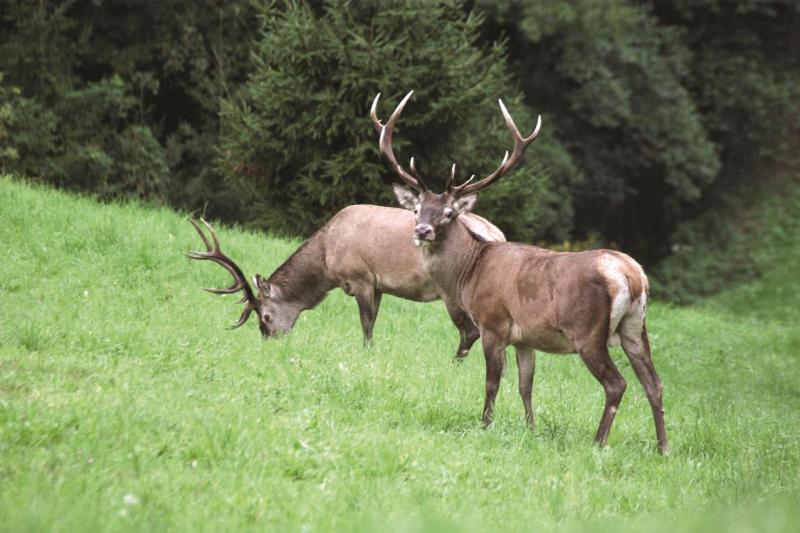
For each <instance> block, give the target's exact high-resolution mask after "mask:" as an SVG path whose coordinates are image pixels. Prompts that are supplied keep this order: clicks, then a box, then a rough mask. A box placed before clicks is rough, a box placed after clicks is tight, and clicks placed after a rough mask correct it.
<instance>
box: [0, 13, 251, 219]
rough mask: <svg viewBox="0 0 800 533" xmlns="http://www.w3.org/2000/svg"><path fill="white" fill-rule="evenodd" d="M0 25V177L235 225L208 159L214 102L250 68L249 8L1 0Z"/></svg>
mask: <svg viewBox="0 0 800 533" xmlns="http://www.w3.org/2000/svg"><path fill="white" fill-rule="evenodd" d="M0 21H2V24H0V72H2V73H3V78H2V80H0V83H2V86H0V105H4V104H7V106H8V109H9V112H8V113H6V112H3V113H2V114H0V125H2V126H0V143H3V144H0V146H4V145H5V147H6V148H10V149H13V151H12V152H8V151H6V152H0V157H1V158H2V159H0V164H2V166H3V168H5V169H6V170H11V171H16V172H19V173H23V174H27V175H30V176H34V177H37V178H40V179H43V180H45V181H48V182H50V183H54V184H57V185H59V186H63V187H68V188H73V189H80V190H86V191H91V192H94V193H97V194H99V195H100V196H103V197H109V196H114V197H118V196H133V197H139V198H147V199H151V200H155V201H159V202H169V203H171V204H173V205H176V206H182V207H199V206H203V205H205V204H208V205H209V207H210V208H211V210H212V212H213V213H216V214H218V215H226V216H229V217H233V216H236V210H237V206H238V204H237V203H236V201H235V197H234V196H233V195H231V194H230V193H229V191H227V190H226V189H225V188H224V186H223V184H222V181H221V179H220V176H219V175H218V174H217V173H216V172H215V171H214V166H213V164H212V160H213V157H214V154H215V143H216V140H217V135H218V130H219V120H218V109H219V101H220V98H221V97H222V96H223V95H225V94H227V92H228V91H229V90H230V89H231V88H232V87H233V88H235V87H236V86H237V84H238V83H239V82H241V81H242V80H243V79H244V76H245V74H246V72H247V71H248V70H249V68H250V67H249V61H248V56H249V51H250V44H251V38H252V35H254V31H255V28H256V26H257V25H256V21H255V16H254V9H253V8H252V6H251V5H250V3H249V2H246V1H239V2H224V1H219V2H206V3H197V2H191V1H175V2H136V3H125V2H113V1H108V0H95V1H93V2H76V1H73V0H56V1H44V2H28V1H25V0H10V1H9V2H3V4H2V5H0ZM3 109H5V108H3ZM0 150H1V149H0Z"/></svg>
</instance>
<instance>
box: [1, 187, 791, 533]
mask: <svg viewBox="0 0 800 533" xmlns="http://www.w3.org/2000/svg"><path fill="white" fill-rule="evenodd" d="M792 205H794V206H797V205H800V204H798V202H794V204H792ZM797 214H800V210H798V211H797V212H795V216H796V215H797ZM788 219H789V220H791V219H792V217H789V218H788ZM779 229H780V228H771V229H770V232H771V233H770V235H772V237H770V239H771V240H769V242H765V243H760V244H759V246H762V245H763V250H764V251H763V254H762V258H763V260H764V261H766V262H769V263H774V268H772V269H771V270H769V272H770V273H769V274H766V275H765V277H764V279H762V280H759V281H757V282H754V283H753V284H750V285H748V286H744V287H741V288H739V289H737V290H735V291H732V292H730V293H728V294H725V295H722V296H720V297H719V298H716V299H714V300H710V301H708V302H706V303H704V304H703V305H701V306H695V307H692V308H672V307H668V306H665V305H659V304H658V303H655V304H653V305H652V306H651V309H650V314H649V328H648V329H649V330H650V333H651V342H652V344H653V349H654V358H655V362H656V366H657V368H658V371H659V372H660V374H661V377H662V379H663V381H664V383H665V407H666V414H667V427H668V431H669V433H670V438H671V444H672V454H671V455H670V456H669V457H662V456H661V455H659V454H658V453H657V452H656V451H655V432H654V430H653V422H652V416H651V413H650V409H649V406H648V404H647V401H646V398H645V396H644V394H643V392H642V390H641V387H640V386H639V384H638V382H637V381H636V379H635V377H634V375H633V372H632V370H631V368H630V366H629V365H628V363H627V361H626V360H625V358H624V355H623V354H622V353H621V352H616V353H615V354H614V357H615V360H616V361H617V362H618V364H619V367H620V369H621V371H622V372H623V374H624V375H625V377H626V378H627V380H628V382H629V384H630V387H629V388H628V392H627V393H626V395H625V398H624V399H623V402H622V405H621V409H620V412H619V415H618V416H617V420H616V422H615V424H614V427H613V429H612V432H611V437H610V440H609V445H608V446H607V447H606V448H604V449H598V448H596V447H595V446H594V445H593V444H592V438H593V435H594V432H595V430H596V429H597V423H598V421H599V417H600V414H601V411H602V403H603V394H602V389H601V387H600V386H599V385H598V384H597V383H596V382H595V381H594V380H593V378H592V377H591V376H590V375H589V373H588V372H587V371H586V369H585V368H584V367H583V365H582V363H581V362H580V360H579V359H578V358H577V357H575V356H552V355H547V354H540V356H539V358H538V365H537V376H536V382H535V392H534V406H535V407H534V408H535V413H536V416H537V422H538V429H537V431H536V433H530V432H529V431H528V430H527V429H526V428H525V424H524V420H523V410H522V405H521V402H520V401H519V397H518V395H517V393H516V369H515V365H514V363H513V357H512V358H511V359H510V360H511V361H512V362H511V364H510V365H509V371H508V373H507V375H506V376H505V378H504V380H503V384H502V387H501V391H500V394H499V397H498V403H497V407H496V419H495V423H494V426H493V428H491V429H489V430H483V429H481V428H480V424H479V414H480V409H481V405H482V401H483V376H484V365H483V357H482V354H481V351H480V348H479V347H478V346H476V347H475V348H474V349H473V350H472V353H471V355H470V356H469V358H468V359H467V360H466V361H465V362H464V363H463V364H460V365H456V364H453V363H451V360H450V357H451V356H452V354H453V352H454V350H455V344H456V338H457V334H456V332H455V330H454V329H453V328H452V327H451V325H450V324H449V321H448V319H447V316H446V313H445V311H444V308H443V307H442V305H441V304H440V303H435V304H427V305H421V304H414V303H411V302H405V301H401V300H397V299H394V298H385V299H384V302H383V307H382V310H381V314H380V316H379V317H378V322H377V326H376V338H375V346H374V348H372V349H364V348H362V347H361V331H360V326H359V324H358V318H357V309H356V304H355V302H354V301H353V300H352V299H349V298H347V297H345V296H344V295H343V294H342V293H341V292H340V291H336V292H335V293H333V294H331V296H330V297H329V298H328V299H327V300H326V301H325V302H323V304H322V305H320V307H318V308H317V309H316V310H314V311H311V312H308V313H305V314H303V315H302V316H301V318H300V320H299V321H298V323H297V325H296V327H295V330H294V331H293V332H292V333H291V334H290V335H288V336H286V337H284V338H281V339H277V340H271V341H269V342H262V341H261V340H260V338H259V335H258V333H257V328H256V324H255V323H254V322H252V321H251V323H250V324H248V325H247V326H245V327H243V328H241V329H240V330H236V331H233V332H231V331H227V330H226V329H225V326H227V325H228V324H230V323H232V322H233V321H235V319H236V318H237V317H238V314H239V311H240V308H239V306H237V305H235V304H234V303H233V302H234V301H235V298H233V297H229V298H221V297H216V296H213V295H209V294H207V293H204V292H202V291H201V290H200V287H204V286H221V284H223V283H227V281H228V279H227V277H226V276H227V274H225V272H224V271H223V270H222V269H221V268H218V267H216V266H214V265H211V264H208V263H199V262H190V261H189V260H187V259H185V258H184V257H183V255H182V254H183V252H184V251H187V250H191V249H199V247H200V245H201V243H200V241H199V239H198V237H197V235H196V234H195V233H194V231H193V230H192V228H191V226H190V225H189V224H188V223H187V222H186V221H185V218H184V217H181V216H180V215H176V214H174V213H171V212H169V211H166V210H154V209H145V208H142V207H139V206H136V205H132V204H124V205H98V204H96V203H94V202H92V201H91V200H88V199H82V198H77V197H74V196H70V195H66V194H63V193H60V192H56V191H51V190H46V189H42V188H38V187H31V186H29V185H26V184H23V183H20V182H19V181H15V180H12V179H9V178H0V242H2V244H3V250H4V258H3V261H2V262H0V530H3V531H38V530H43V531H50V530H62V531H63V530H66V531H81V530H86V531H98V530H101V531H102V530H115V531H116V530H148V531H149V530H165V529H170V530H191V531H197V530H199V531H203V530H208V531H218V530H232V531H241V530H248V529H258V530H263V529H271V530H275V531H326V530H344V531H375V530H381V531H383V530H396V531H405V530H425V531H427V530H439V529H441V530H462V531H486V530H488V529H490V528H495V529H500V530H503V531H527V530H552V529H556V528H561V529H564V528H566V529H571V530H577V531H582V530H587V531H588V530H592V531H594V530H597V529H601V530H609V531H612V530H613V531H618V530H619V526H620V525H622V527H623V529H624V530H636V529H638V528H642V527H644V526H646V527H647V529H650V530H657V531H674V530H675V529H676V528H677V529H695V530H703V531H705V530H708V529H710V528H720V529H724V530H729V531H757V530H768V531H789V530H792V528H793V527H794V526H792V525H791V524H796V523H797V522H798V520H800V511H798V510H797V506H796V504H797V503H798V487H800V481H798V473H799V472H800V447H798V439H800V386H799V385H798V376H800V364H799V363H798V353H800V331H798V328H797V327H796V319H797V318H798V312H797V309H796V308H795V307H793V306H795V305H797V304H798V295H797V289H796V284H795V278H794V275H795V274H793V272H792V269H794V268H796V264H797V263H796V262H795V263H794V264H786V263H782V262H781V261H782V258H783V257H784V255H785V257H787V258H790V259H791V258H795V259H796V258H797V257H798V250H800V245H798V244H797V242H796V241H797V233H798V232H797V225H791V224H787V225H786V227H785V228H783V229H782V230H781V231H782V233H781V231H779ZM220 234H221V239H222V244H223V250H225V251H226V252H227V253H229V255H231V256H232V257H234V258H235V259H236V260H237V261H239V262H240V264H241V265H242V266H243V268H244V269H245V270H246V272H247V273H248V274H254V273H255V272H256V271H258V272H260V273H262V274H268V273H270V272H271V271H272V269H274V268H275V267H276V266H277V265H279V264H280V263H281V262H282V260H283V259H284V258H285V257H286V256H287V255H288V254H289V253H290V252H291V251H292V250H293V249H294V247H295V246H296V244H297V243H296V242H293V241H286V240H276V239H270V238H267V237H265V236H264V235H260V234H255V233H248V232H243V231H238V230H232V229H224V228H223V229H222V230H221V231H220ZM782 248H783V249H785V253H784V252H782V251H781V249H782ZM765 272H766V271H765ZM790 290H792V291H795V292H794V293H791V294H790V293H789V292H788V291H790Z"/></svg>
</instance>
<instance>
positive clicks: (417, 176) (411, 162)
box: [408, 157, 422, 181]
mask: <svg viewBox="0 0 800 533" xmlns="http://www.w3.org/2000/svg"><path fill="white" fill-rule="evenodd" d="M408 167H409V168H410V169H411V174H413V176H414V177H415V178H416V179H417V181H422V176H420V175H419V172H417V167H415V166H414V158H413V157H412V158H411V160H410V161H409V162H408Z"/></svg>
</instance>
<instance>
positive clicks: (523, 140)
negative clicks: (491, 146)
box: [453, 100, 542, 194]
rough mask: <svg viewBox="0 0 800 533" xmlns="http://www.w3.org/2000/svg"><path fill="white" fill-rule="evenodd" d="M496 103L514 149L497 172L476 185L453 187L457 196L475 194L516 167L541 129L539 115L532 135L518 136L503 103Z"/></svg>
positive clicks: (540, 117)
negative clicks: (512, 138) (508, 130)
mask: <svg viewBox="0 0 800 533" xmlns="http://www.w3.org/2000/svg"><path fill="white" fill-rule="evenodd" d="M498 102H499V103H500V111H502V113H503V118H504V119H505V122H506V126H508V129H510V130H511V135H512V136H513V137H514V149H513V151H512V152H511V156H510V157H509V155H508V152H507V151H506V155H505V157H503V162H502V163H500V166H499V167H497V170H495V171H494V172H492V173H491V174H489V175H488V176H486V177H485V178H483V179H481V180H480V181H478V182H476V183H472V184H468V183H469V182H467V183H463V184H462V185H460V186H458V187H455V188H454V191H453V192H455V193H457V194H471V193H476V192H478V191H480V190H482V189H485V188H486V187H488V186H489V185H491V184H492V183H493V182H494V181H495V180H497V179H499V178H500V177H502V176H503V175H504V174H505V173H506V172H508V171H509V170H511V169H512V168H514V166H516V164H517V163H518V162H519V160H520V159H521V158H522V154H523V153H525V149H526V148H528V145H530V144H531V143H532V142H533V141H534V140H535V139H536V137H538V136H539V129H540V128H541V127H542V116H541V115H539V118H538V119H537V121H536V128H535V129H534V130H533V133H531V134H530V135H529V136H528V137H523V136H522V135H521V134H520V132H519V129H518V128H517V125H516V124H515V123H514V119H513V118H511V114H510V113H509V112H508V109H506V106H505V104H503V101H502V100H498Z"/></svg>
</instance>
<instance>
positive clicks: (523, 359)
mask: <svg viewBox="0 0 800 533" xmlns="http://www.w3.org/2000/svg"><path fill="white" fill-rule="evenodd" d="M516 351H517V368H518V369H519V395H520V397H521V398H522V405H524V406H525V421H526V422H527V423H528V427H529V428H531V431H533V430H534V429H535V428H536V424H535V423H534V421H533V407H532V406H531V396H532V395H533V374H534V372H535V370H536V352H534V351H533V350H532V349H530V348H521V347H519V346H517V347H516Z"/></svg>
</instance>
